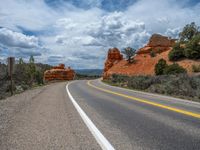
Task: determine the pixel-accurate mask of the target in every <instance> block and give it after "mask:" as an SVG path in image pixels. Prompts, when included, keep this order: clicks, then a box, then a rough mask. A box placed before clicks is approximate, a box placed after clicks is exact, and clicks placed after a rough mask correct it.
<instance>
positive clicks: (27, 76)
mask: <svg viewBox="0 0 200 150" xmlns="http://www.w3.org/2000/svg"><path fill="white" fill-rule="evenodd" d="M16 62H17V63H16V64H15V67H14V74H13V82H14V84H13V89H14V94H16V93H21V92H23V91H25V90H27V89H31V88H33V87H37V86H41V85H43V84H44V83H43V74H44V71H45V70H47V69H50V68H51V66H50V65H47V64H41V63H35V60H34V57H33V56H30V59H29V62H28V63H25V62H24V60H23V59H22V58H20V59H19V60H16ZM10 95H11V94H10V81H9V77H8V73H7V65H6V64H0V99H4V98H6V97H8V96H10Z"/></svg>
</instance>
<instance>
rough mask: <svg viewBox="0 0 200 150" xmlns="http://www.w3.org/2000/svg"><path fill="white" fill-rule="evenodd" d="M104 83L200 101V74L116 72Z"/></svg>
mask: <svg viewBox="0 0 200 150" xmlns="http://www.w3.org/2000/svg"><path fill="white" fill-rule="evenodd" d="M103 82H104V83H106V84H109V85H112V86H118V87H122V88H127V89H132V90H137V91H144V92H149V93H156V94H161V95H167V96H173V97H176V98H182V99H186V100H191V101H197V102H200V75H199V76H189V75H187V74H177V75H162V76H132V77H129V76H124V75H117V74H114V75H113V76H112V77H111V78H110V79H108V80H103Z"/></svg>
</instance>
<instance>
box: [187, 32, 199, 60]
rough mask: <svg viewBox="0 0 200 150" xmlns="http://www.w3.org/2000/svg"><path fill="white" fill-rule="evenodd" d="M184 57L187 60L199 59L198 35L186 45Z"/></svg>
mask: <svg viewBox="0 0 200 150" xmlns="http://www.w3.org/2000/svg"><path fill="white" fill-rule="evenodd" d="M184 55H185V56H186V57H187V58H189V59H200V34H199V35H196V36H194V37H193V38H192V39H191V40H190V41H189V42H188V43H187V44H186V49H185V50H184Z"/></svg>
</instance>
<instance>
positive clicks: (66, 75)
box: [44, 64, 75, 81]
mask: <svg viewBox="0 0 200 150" xmlns="http://www.w3.org/2000/svg"><path fill="white" fill-rule="evenodd" d="M74 77H75V71H74V70H72V69H71V68H70V67H68V68H65V65H64V64H59V66H55V67H53V68H52V69H50V70H46V71H45V73H44V80H45V81H51V80H73V79H74Z"/></svg>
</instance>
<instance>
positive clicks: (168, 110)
mask: <svg viewBox="0 0 200 150" xmlns="http://www.w3.org/2000/svg"><path fill="white" fill-rule="evenodd" d="M69 91H70V93H71V95H72V96H73V98H74V99H75V100H76V101H77V103H78V104H79V105H80V107H81V108H82V109H83V110H84V111H85V113H86V114H87V115H88V117H89V118H90V119H91V120H92V121H93V123H94V124H95V125H96V126H97V128H98V129H99V130H100V131H101V133H102V134H103V135H104V136H105V137H106V138H107V140H108V141H109V142H110V143H111V144H112V145H113V147H114V148H115V149H122V150H125V149H136V150H137V149H139V150H140V149H141V150H149V149H151V150H200V104H199V103H195V102H189V101H185V100H179V99H175V98H170V97H166V96H159V95H154V94H145V93H141V92H134V91H131V90H126V89H121V88H117V87H111V86H108V85H105V84H103V83H101V82H100V80H94V81H90V82H89V83H88V81H75V82H73V83H71V84H70V85H69Z"/></svg>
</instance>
